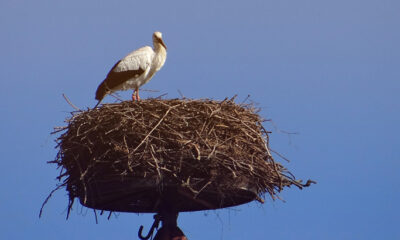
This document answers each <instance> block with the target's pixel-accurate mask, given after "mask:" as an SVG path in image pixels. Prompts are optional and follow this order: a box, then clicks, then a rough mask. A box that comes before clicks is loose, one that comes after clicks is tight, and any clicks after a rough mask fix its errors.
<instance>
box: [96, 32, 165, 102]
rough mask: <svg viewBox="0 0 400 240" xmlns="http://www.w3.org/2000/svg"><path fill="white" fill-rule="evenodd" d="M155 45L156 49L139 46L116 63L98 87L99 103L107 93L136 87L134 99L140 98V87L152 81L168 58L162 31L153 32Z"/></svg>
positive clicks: (97, 97)
mask: <svg viewBox="0 0 400 240" xmlns="http://www.w3.org/2000/svg"><path fill="white" fill-rule="evenodd" d="M153 45H154V49H153V48H151V47H149V46H146V47H142V48H139V49H137V50H135V51H133V52H131V53H129V54H128V55H127V56H125V57H124V58H123V59H121V60H120V61H118V62H117V63H116V64H115V65H114V67H113V68H112V69H111V70H110V72H109V73H108V75H107V77H106V79H104V81H103V82H102V83H101V84H100V86H99V87H98V88H97V91H96V99H97V100H98V101H99V102H98V103H97V105H98V104H99V103H100V102H101V100H103V98H104V97H105V96H106V95H107V94H110V93H112V92H114V91H118V90H128V89H134V92H133V94H132V99H133V100H139V99H140V98H139V87H141V86H142V85H143V84H145V83H147V82H148V81H150V79H151V78H152V77H153V76H154V74H155V73H156V72H157V71H159V70H160V69H161V67H162V66H163V65H164V63H165V60H166V58H167V47H166V46H165V44H164V41H163V40H162V34H161V33H160V32H155V33H154V34H153ZM135 93H136V94H135ZM97 105H96V106H97Z"/></svg>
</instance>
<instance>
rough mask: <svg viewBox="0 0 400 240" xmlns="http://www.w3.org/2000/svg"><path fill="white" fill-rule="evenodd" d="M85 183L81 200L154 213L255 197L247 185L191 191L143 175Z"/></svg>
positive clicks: (235, 202)
mask: <svg viewBox="0 0 400 240" xmlns="http://www.w3.org/2000/svg"><path fill="white" fill-rule="evenodd" d="M86 186H87V192H86V193H82V194H81V195H80V196H79V200H80V203H81V204H82V205H84V206H86V207H89V208H94V209H98V210H105V211H112V212H135V213H157V212H160V211H162V210H163V209H165V208H168V210H173V211H176V212H186V211H201V210H210V209H218V208H225V207H232V206H236V205H240V204H244V203H248V202H251V201H253V200H254V199H256V197H257V190H256V189H252V188H251V187H250V186H242V187H233V188H231V189H229V190H228V191H223V192H221V190H218V189H213V188H212V187H209V188H205V189H204V190H202V191H201V192H200V193H198V194H193V192H192V191H190V190H189V189H188V188H187V187H183V186H179V185H177V184H173V183H163V184H160V183H158V182H157V181H156V179H143V178H136V179H129V180H123V181H121V180H111V181H110V180H108V181H93V182H91V183H89V184H87V185H86Z"/></svg>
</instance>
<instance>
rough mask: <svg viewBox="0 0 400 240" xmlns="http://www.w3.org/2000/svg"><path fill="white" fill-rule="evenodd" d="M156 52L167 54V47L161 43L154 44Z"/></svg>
mask: <svg viewBox="0 0 400 240" xmlns="http://www.w3.org/2000/svg"><path fill="white" fill-rule="evenodd" d="M154 52H156V54H164V55H165V54H166V53H167V50H166V49H165V47H164V46H163V45H162V44H160V43H158V42H157V43H154Z"/></svg>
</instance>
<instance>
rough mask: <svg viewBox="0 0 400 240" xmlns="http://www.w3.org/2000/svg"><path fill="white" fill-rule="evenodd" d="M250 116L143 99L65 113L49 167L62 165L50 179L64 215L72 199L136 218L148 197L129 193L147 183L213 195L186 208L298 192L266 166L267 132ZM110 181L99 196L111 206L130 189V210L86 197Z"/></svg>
mask: <svg viewBox="0 0 400 240" xmlns="http://www.w3.org/2000/svg"><path fill="white" fill-rule="evenodd" d="M257 112H258V109H256V108H255V107H254V106H253V105H252V104H236V103H235V102H234V101H233V99H230V100H228V99H226V100H224V101H214V100H207V99H206V100H189V99H172V100H160V99H147V100H144V101H139V102H131V101H129V102H121V103H116V104H105V105H103V106H102V107H100V108H96V109H89V110H87V111H76V112H73V113H72V116H71V117H70V118H69V119H67V123H68V126H67V127H64V128H60V129H57V131H56V132H63V133H62V134H61V135H60V136H59V137H58V139H57V142H58V146H57V147H58V148H59V153H58V155H57V158H56V160H55V161H52V163H56V164H58V166H59V167H62V171H61V173H60V176H59V177H58V179H59V180H60V181H62V183H61V185H60V186H65V187H66V189H67V191H68V192H69V197H70V206H69V209H70V208H71V206H72V203H73V200H74V199H75V198H76V197H77V198H79V199H80V201H81V203H82V204H83V205H86V206H89V207H93V208H99V209H103V210H104V209H105V210H117V211H119V210H120V211H137V212H141V209H140V206H139V205H140V204H142V205H146V203H145V201H151V199H150V198H149V196H147V198H146V196H145V195H140V194H143V192H141V193H139V192H138V191H136V192H135V191H134V190H132V189H134V188H135V187H136V188H137V187H138V186H139V187H145V186H148V184H149V183H150V184H155V185H157V186H159V187H158V188H156V189H158V190H157V191H159V192H161V191H162V189H163V187H162V186H172V185H175V186H179V188H181V189H185V190H187V191H185V195H186V197H187V196H189V199H192V200H194V201H196V199H198V198H199V197H198V196H200V194H201V193H202V192H204V193H206V192H214V193H215V194H217V195H218V196H220V197H219V198H217V199H218V201H220V204H219V206H217V205H214V207H212V206H211V205H210V206H207V203H206V202H207V195H206V194H205V195H204V197H205V199H203V200H202V203H204V204H205V205H204V206H205V208H193V209H192V210H199V209H206V208H207V207H208V208H218V207H224V206H227V205H235V204H237V203H235V202H233V203H230V204H224V201H225V203H227V202H229V201H228V200H227V199H226V198H228V197H229V198H234V197H233V195H232V194H231V193H234V192H238V191H239V190H245V191H247V192H251V193H254V196H253V197H252V198H251V199H247V200H246V201H244V202H247V201H250V200H254V199H257V200H259V201H263V198H264V194H265V193H268V194H269V195H270V196H271V197H272V198H273V199H275V197H276V196H277V192H280V191H281V190H282V189H283V188H284V187H288V186H291V185H296V186H298V187H300V188H301V187H302V186H305V185H302V184H301V181H299V180H296V179H295V178H294V176H293V175H292V174H291V173H290V172H288V171H287V170H286V169H285V168H284V167H283V166H282V165H281V164H279V163H277V162H275V161H274V159H273V157H272V156H271V153H270V149H269V136H268V134H269V132H268V131H267V130H265V129H264V127H263V125H262V123H263V121H264V120H263V119H262V118H261V117H260V116H259V115H258V114H257ZM110 182H111V183H112V184H111V186H109V187H110V188H108V189H107V190H106V192H108V193H109V195H111V193H112V194H113V197H114V198H113V199H114V200H115V197H119V198H123V197H127V195H126V194H127V193H126V192H127V191H128V190H127V189H128V188H129V186H130V187H131V190H132V191H131V192H129V194H128V196H129V197H130V198H131V199H133V198H136V199H135V201H136V202H135V204H136V206H137V207H138V208H133V209H132V208H131V209H126V208H124V207H121V206H119V208H118V207H115V206H114V207H110V206H112V204H111V205H110V204H109V203H107V204H109V205H107V206H106V207H104V206H101V205H98V204H97V205H96V198H102V197H105V198H107V196H105V195H106V194H105V193H104V192H103V193H98V192H97V193H91V192H93V191H97V190H98V189H100V191H101V190H102V187H103V186H107V183H110ZM135 183H136V185H135ZM118 184H120V185H121V186H118ZM132 184H133V185H134V186H135V187H133V188H132V186H133V185H132ZM307 184H308V185H309V183H307ZM307 184H306V185H307ZM128 185H129V186H128ZM96 188H97V190H96ZM124 188H125V189H124ZM110 189H111V190H110ZM165 189H166V187H165ZM103 190H104V189H103ZM142 190H143V188H142ZM119 193H120V195H118V194H119ZM96 194H97V195H96ZM102 194H103V195H102ZM124 194H125V195H124ZM141 197H142V198H143V199H140V198H141ZM91 198H92V199H91ZM224 198H225V200H224ZM221 199H222V200H221ZM97 200H98V202H99V201H101V199H97ZM108 200H110V199H108ZM169 200H171V199H169ZM110 201H111V200H110ZM172 201H174V200H173V199H172ZM239 202H240V201H239ZM240 203H242V202H240ZM102 204H103V205H104V201H103V203H102ZM119 204H121V202H120V203H119ZM125 204H126V202H125ZM130 204H131V205H132V203H130ZM151 207H153V208H156V206H151ZM178 208H179V207H178ZM142 210H143V212H146V211H149V210H148V209H147V210H144V209H142ZM179 210H191V209H190V207H189V208H182V209H179Z"/></svg>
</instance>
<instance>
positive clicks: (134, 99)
mask: <svg viewBox="0 0 400 240" xmlns="http://www.w3.org/2000/svg"><path fill="white" fill-rule="evenodd" d="M136 100H137V99H136V89H135V90H133V93H132V101H134V102H136Z"/></svg>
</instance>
